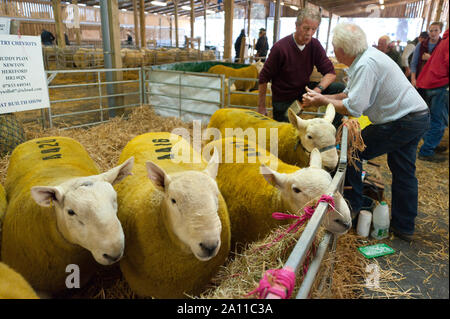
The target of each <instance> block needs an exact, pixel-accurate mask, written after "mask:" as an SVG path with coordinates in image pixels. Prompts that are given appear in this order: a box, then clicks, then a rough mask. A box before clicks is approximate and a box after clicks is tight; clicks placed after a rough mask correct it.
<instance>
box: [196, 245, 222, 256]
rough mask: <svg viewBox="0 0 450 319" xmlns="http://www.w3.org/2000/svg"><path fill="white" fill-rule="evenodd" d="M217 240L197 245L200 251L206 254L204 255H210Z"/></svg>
mask: <svg viewBox="0 0 450 319" xmlns="http://www.w3.org/2000/svg"><path fill="white" fill-rule="evenodd" d="M217 245H218V242H215V243H214V244H210V243H208V244H206V243H200V244H199V246H200V248H201V249H202V251H203V252H204V253H205V254H206V256H212V255H213V254H214V252H215V250H216V248H217Z"/></svg>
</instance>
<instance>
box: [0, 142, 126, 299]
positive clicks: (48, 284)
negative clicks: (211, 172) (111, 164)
mask: <svg viewBox="0 0 450 319" xmlns="http://www.w3.org/2000/svg"><path fill="white" fill-rule="evenodd" d="M132 166H133V159H132V158H130V159H129V160H127V161H126V162H124V163H123V164H122V165H120V166H117V167H115V168H112V169H111V170H109V171H107V172H105V173H103V174H99V171H98V168H97V166H96V165H95V163H94V161H93V160H92V159H91V158H90V157H89V155H88V153H87V152H86V150H85V149H84V148H83V146H82V145H81V144H80V143H78V142H77V141H75V140H73V139H71V138H66V137H46V138H38V139H34V140H30V141H28V142H25V143H23V144H20V145H19V146H17V147H16V149H15V150H14V151H13V153H12V155H11V158H10V161H9V167H8V171H7V177H6V183H5V189H6V194H7V198H8V208H7V211H6V216H5V220H4V224H3V234H2V236H3V238H2V247H1V258H2V261H4V262H5V263H7V264H8V265H9V266H11V267H12V268H14V269H15V270H17V271H18V272H19V273H21V274H22V275H23V276H24V277H25V278H26V279H27V280H28V281H29V282H30V284H31V285H32V286H33V288H34V289H36V290H37V291H42V292H47V293H57V292H59V291H62V290H64V289H65V288H66V285H65V280H66V277H67V273H66V267H67V265H69V264H76V265H78V266H79V268H80V274H81V285H82V284H83V283H85V282H87V281H88V280H89V278H90V276H91V275H92V274H93V273H94V271H95V270H97V269H98V268H97V267H98V265H97V264H96V263H95V261H97V262H98V263H100V264H102V265H110V264H112V263H114V262H116V261H118V260H119V259H120V258H121V256H122V254H123V250H124V244H125V243H124V233H123V230H122V226H121V224H120V222H119V219H118V218H117V201H116V198H117V195H116V192H115V190H114V188H113V187H112V186H111V184H113V183H115V182H118V181H120V180H121V179H123V178H125V177H126V176H127V175H129V174H130V172H131V169H132ZM39 185H44V186H39ZM92 257H94V258H92ZM94 259H95V260H94Z"/></svg>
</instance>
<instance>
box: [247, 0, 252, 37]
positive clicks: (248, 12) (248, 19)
mask: <svg viewBox="0 0 450 319" xmlns="http://www.w3.org/2000/svg"><path fill="white" fill-rule="evenodd" d="M251 14H252V3H251V1H250V0H249V1H247V36H248V38H249V39H250V16H251Z"/></svg>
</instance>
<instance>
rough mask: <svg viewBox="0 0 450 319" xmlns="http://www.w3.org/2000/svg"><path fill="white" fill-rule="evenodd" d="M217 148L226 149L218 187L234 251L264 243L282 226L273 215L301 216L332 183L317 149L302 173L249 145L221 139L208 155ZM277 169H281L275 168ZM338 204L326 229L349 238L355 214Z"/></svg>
mask: <svg viewBox="0 0 450 319" xmlns="http://www.w3.org/2000/svg"><path fill="white" fill-rule="evenodd" d="M214 147H215V148H217V149H218V150H221V162H220V165H219V170H218V174H217V184H218V185H219V189H220V191H221V193H222V195H223V197H224V198H225V201H226V203H227V207H228V213H229V215H230V222H231V229H232V235H231V242H232V247H234V245H236V244H237V243H242V244H246V243H250V242H253V241H256V240H258V239H261V238H263V237H264V236H265V235H267V234H268V233H269V232H270V230H272V229H273V228H276V227H277V226H280V225H281V224H283V223H284V222H280V221H278V220H275V219H274V218H272V213H273V212H286V211H288V212H290V213H295V214H298V213H302V212H301V211H300V210H301V209H302V208H303V207H304V206H305V205H306V204H308V202H309V201H311V200H313V199H315V198H317V199H318V198H319V197H320V195H322V194H325V193H326V190H327V188H328V187H329V185H330V184H331V181H332V178H331V176H330V174H329V173H327V172H326V171H325V170H323V169H322V168H321V166H322V163H321V155H320V152H319V151H318V150H317V149H313V150H312V151H311V158H310V165H309V167H307V168H302V169H300V168H299V167H296V166H293V165H289V164H285V163H283V162H282V161H281V160H279V159H278V158H277V157H275V156H274V155H273V154H271V153H270V152H268V151H266V150H265V149H263V148H261V147H259V146H257V144H254V143H251V142H250V141H248V140H244V139H238V138H236V137H228V138H224V139H221V140H216V141H213V142H211V143H209V144H207V145H206V146H205V148H204V150H203V154H209V150H210V149H211V148H214ZM227 148H228V149H227ZM233 154H235V155H233ZM204 156H205V155H204ZM239 158H240V160H239ZM267 164H269V166H268V165H267ZM273 165H276V166H277V170H274V169H272V168H270V166H272V167H273ZM250 181H251V183H250ZM334 199H335V203H336V210H337V211H338V212H339V213H337V212H336V211H330V212H328V213H327V214H326V215H325V217H324V220H323V225H324V227H325V228H326V229H327V230H329V231H330V232H333V233H336V234H344V233H346V232H347V231H348V230H349V229H350V227H351V215H350V209H349V208H348V206H347V203H346V202H345V200H344V198H343V197H342V195H341V194H340V193H335V194H334ZM288 222H292V221H288Z"/></svg>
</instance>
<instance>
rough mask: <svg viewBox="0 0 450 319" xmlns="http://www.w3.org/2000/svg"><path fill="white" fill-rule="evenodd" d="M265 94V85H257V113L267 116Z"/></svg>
mask: <svg viewBox="0 0 450 319" xmlns="http://www.w3.org/2000/svg"><path fill="white" fill-rule="evenodd" d="M266 93H267V83H262V84H259V85H258V113H261V114H262V115H267V110H266Z"/></svg>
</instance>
